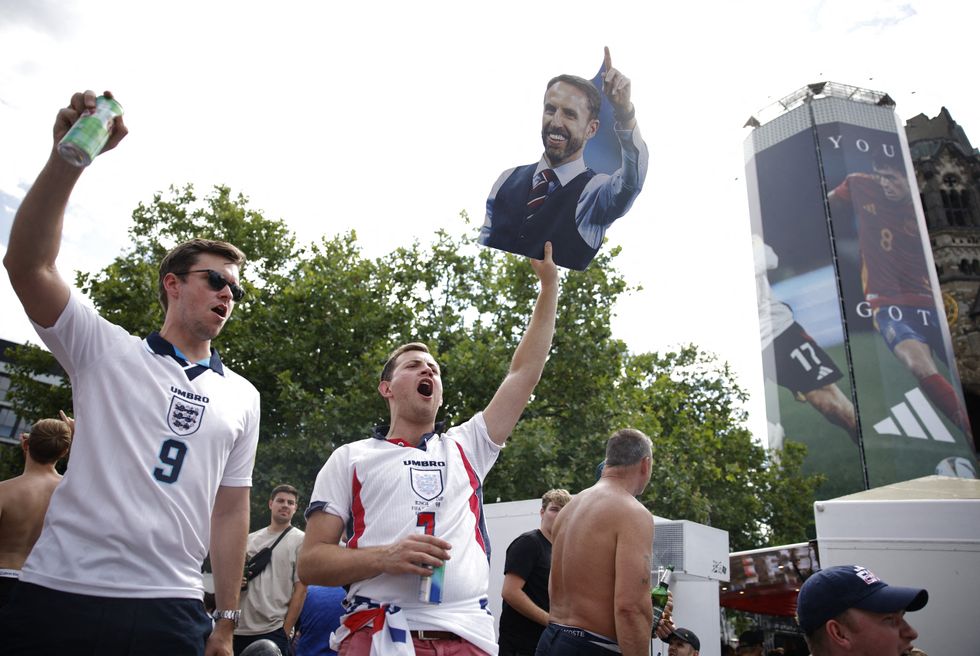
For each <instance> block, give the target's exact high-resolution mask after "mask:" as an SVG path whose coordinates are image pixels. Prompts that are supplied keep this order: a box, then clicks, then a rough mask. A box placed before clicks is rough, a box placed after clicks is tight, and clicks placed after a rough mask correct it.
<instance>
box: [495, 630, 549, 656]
mask: <svg viewBox="0 0 980 656" xmlns="http://www.w3.org/2000/svg"><path fill="white" fill-rule="evenodd" d="M522 637H523V636H522ZM539 637H540V636H539ZM497 647H498V648H499V650H498V652H497V653H498V654H499V656H534V651H535V650H536V649H537V648H538V643H537V641H534V644H533V645H529V644H527V641H526V640H516V639H514V638H512V637H511V636H507V635H504V634H501V635H500V638H499V639H498V640H497Z"/></svg>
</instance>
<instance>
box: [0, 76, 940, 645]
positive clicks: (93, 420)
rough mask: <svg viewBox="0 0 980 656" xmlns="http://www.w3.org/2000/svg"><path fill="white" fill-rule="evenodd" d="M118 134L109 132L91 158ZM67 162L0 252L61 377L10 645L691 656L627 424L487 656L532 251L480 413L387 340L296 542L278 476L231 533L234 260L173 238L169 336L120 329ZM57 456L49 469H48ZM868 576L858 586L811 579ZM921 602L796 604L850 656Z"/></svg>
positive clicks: (553, 133) (14, 540)
mask: <svg viewBox="0 0 980 656" xmlns="http://www.w3.org/2000/svg"><path fill="white" fill-rule="evenodd" d="M606 76H607V78H606V83H607V85H609V86H610V89H609V93H610V94H611V95H612V96H613V97H614V98H615V100H616V102H615V107H616V111H617V112H618V113H620V114H622V117H621V118H622V119H623V121H624V122H625V123H628V124H629V128H630V129H632V127H634V126H635V118H634V110H633V107H632V104H631V103H630V101H629V81H628V80H627V79H625V78H623V76H622V75H621V74H620V73H619V72H618V71H616V70H615V69H613V68H611V66H610V67H609V68H608V70H607V72H606ZM558 85H561V87H560V88H558ZM574 90H575V86H574V85H572V84H569V83H568V81H567V80H566V79H565V78H563V79H562V80H560V81H558V82H554V83H553V84H551V85H550V86H549V95H548V96H547V98H550V100H549V102H551V103H558V100H556V99H555V98H556V97H557V96H559V95H560V96H562V98H565V100H567V101H568V102H571V103H574V102H578V100H576V99H575V98H572V96H574V93H575V91H574ZM552 92H554V93H552ZM558 92H561V93H558ZM106 96H109V97H111V94H109V93H108V92H106ZM569 98H571V100H569ZM95 102H96V96H95V94H94V93H92V92H89V91H87V92H84V93H76V94H74V95H73V96H72V98H71V101H70V103H69V105H68V106H67V107H65V108H64V109H62V110H60V111H59V112H58V115H57V119H56V121H55V125H54V135H53V136H54V144H57V143H58V141H59V140H60V139H61V137H62V136H64V134H65V133H66V132H67V130H68V129H69V128H70V127H71V126H72V125H73V124H74V123H75V122H76V121H77V120H78V118H79V117H80V116H82V115H83V114H85V113H86V112H90V111H92V110H93V109H94V107H95ZM562 102H564V101H562ZM559 104H560V103H559ZM549 108H550V109H549ZM554 109H555V108H554V107H552V106H551V105H548V106H546V118H547V117H548V116H549V114H548V112H551V114H550V115H551V117H552V118H551V119H550V120H552V121H554V122H555V124H554V126H553V127H552V129H550V130H547V129H546V130H545V139H546V149H547V148H550V149H551V150H554V151H555V152H556V153H557V152H559V151H560V154H561V157H562V161H569V158H571V159H575V158H576V157H581V150H582V148H583V144H581V143H579V144H578V146H577V148H578V149H577V150H572V151H570V152H566V151H569V143H568V142H566V141H565V138H564V136H563V135H564V134H565V131H567V130H566V128H563V127H561V125H560V124H561V122H562V121H563V120H566V119H569V116H568V115H563V114H562V113H561V112H558V113H555V112H554V111H553V110H554ZM562 116H564V117H565V118H564V119H563V118H562ZM573 118H574V117H573ZM126 134H127V128H126V126H125V124H124V122H123V119H122V117H118V118H116V119H115V123H114V125H113V126H112V132H111V136H110V138H109V141H108V143H107V146H106V150H111V149H113V148H114V147H115V146H117V145H118V144H119V143H120V142H121V141H122V139H123V138H124V137H125V136H126ZM551 142H554V143H551ZM549 152H550V150H546V157H547V156H548V153H549ZM82 172H83V169H81V168H76V167H75V166H73V165H71V164H69V163H68V162H66V161H65V160H63V159H62V158H61V157H60V156H59V155H58V153H57V152H56V150H55V149H54V148H52V151H51V155H50V157H49V158H48V160H47V163H46V164H45V166H44V168H43V170H42V171H41V173H40V174H39V176H38V178H37V180H36V181H35V183H34V185H33V186H32V187H31V189H30V190H29V192H28V193H27V195H26V196H25V198H24V200H23V202H22V203H21V205H20V208H19V210H18V212H17V215H16V217H15V220H14V223H13V226H12V229H11V234H10V240H9V243H8V247H7V254H6V257H5V258H4V264H5V266H6V269H7V272H8V275H9V277H10V281H11V284H12V286H13V288H14V290H15V292H16V293H17V295H18V297H19V298H20V300H21V302H22V304H23V306H24V310H25V312H26V313H27V316H28V317H29V318H30V320H31V321H32V322H33V324H34V326H35V328H36V330H37V332H38V334H39V336H40V337H41V339H42V340H43V341H44V343H45V344H46V345H47V347H48V348H49V349H50V350H51V352H52V353H53V354H54V356H55V357H56V358H57V359H58V361H59V363H60V364H61V366H62V367H63V368H64V370H65V372H66V373H67V375H68V376H69V378H70V379H71V383H72V391H73V406H74V407H73V414H74V417H75V420H72V419H69V418H68V417H67V416H66V415H63V416H62V418H61V419H59V420H42V421H39V422H37V423H36V424H35V425H34V427H33V428H32V430H31V433H30V435H28V436H25V437H24V438H23V444H24V449H25V454H26V456H25V457H26V464H25V472H24V474H23V476H20V477H17V478H15V479H12V480H10V481H5V482H3V483H0V594H2V595H3V597H2V599H3V600H4V601H5V603H4V605H3V608H2V610H0V635H3V636H4V637H3V645H4V653H5V654H10V655H12V656H15V655H24V654H31V655H34V656H36V655H39V654H40V655H45V654H51V655H54V654H57V655H58V656H65V655H70V654H99V655H100V656H113V655H116V654H139V655H140V656H148V655H149V656H152V655H153V654H160V655H167V656H171V655H173V654H201V655H206V656H218V655H221V656H229V655H230V654H232V653H234V654H236V655H238V654H244V655H245V656H255V655H257V654H266V655H269V654H287V653H290V652H291V651H292V650H295V651H296V652H297V653H299V654H304V655H305V654H323V653H334V652H333V651H330V650H335V651H336V652H338V653H340V654H351V655H358V654H395V655H401V654H443V655H481V654H494V653H498V649H499V652H500V653H502V654H531V653H535V654H538V655H539V656H545V655H548V654H554V655H564V654H608V653H610V652H612V653H622V654H627V655H628V656H635V655H638V654H644V655H645V654H647V653H648V650H649V648H650V643H651V637H652V636H657V637H659V638H660V639H662V640H664V641H666V642H668V643H669V645H670V646H669V654H670V656H690V655H692V654H693V655H694V656H697V654H698V653H699V650H700V647H701V646H700V641H699V639H698V637H697V635H696V634H695V632H694V631H692V630H691V629H688V628H682V627H675V626H674V624H673V620H672V618H671V605H670V604H668V608H667V609H666V611H665V613H664V614H663V618H662V619H661V620H660V621H659V622H658V624H657V625H656V626H654V622H653V609H652V606H651V602H650V589H651V587H652V586H651V580H650V579H651V572H650V567H651V556H652V545H653V540H654V524H653V519H652V516H651V515H650V513H649V511H647V510H646V508H644V506H643V505H642V504H641V503H640V502H639V501H637V499H636V497H637V496H638V495H639V494H641V493H642V492H643V490H644V489H645V487H646V486H647V484H648V483H649V481H650V474H651V469H652V446H651V441H650V439H649V437H647V436H646V435H644V434H643V433H641V432H640V431H637V430H634V429H623V430H620V431H617V432H616V433H615V434H614V435H612V436H611V437H610V438H609V440H608V442H607V445H606V454H605V464H604V467H603V468H602V471H601V474H600V476H599V477H598V480H597V481H596V483H595V485H593V486H592V487H590V488H588V489H586V490H583V491H581V492H579V493H577V494H576V495H574V496H572V495H570V494H569V493H568V492H567V491H565V490H551V491H549V492H548V493H546V494H545V495H544V497H543V499H542V507H541V524H540V528H539V529H537V530H535V531H532V532H530V533H526V534H524V535H522V536H520V537H519V538H518V539H517V540H515V541H514V543H513V544H512V545H511V547H510V549H508V553H507V561H506V565H505V580H504V585H503V590H502V595H503V599H504V611H503V614H502V617H501V625H500V638H499V641H500V642H499V646H498V638H497V635H496V631H495V629H494V620H493V617H492V616H491V613H490V611H489V609H488V603H489V597H488V595H489V592H490V591H489V564H488V560H489V544H490V542H489V536H488V533H487V526H486V518H485V516H484V512H483V503H482V499H483V487H482V486H483V481H484V480H485V477H486V476H487V474H488V472H489V471H490V469H491V468H492V467H493V465H494V463H495V461H496V460H497V458H498V456H499V454H500V452H501V449H502V448H503V447H504V445H505V443H506V441H507V438H508V437H509V436H510V434H511V433H512V431H513V430H514V427H515V425H516V424H517V422H518V420H519V419H520V417H521V414H522V413H523V411H524V408H525V406H526V405H527V403H528V401H529V399H530V397H531V395H532V393H533V391H534V389H535V386H536V385H537V383H538V381H539V379H540V378H541V376H542V372H543V371H544V367H545V363H546V361H547V358H548V353H549V351H550V349H551V345H552V338H553V335H554V332H555V315H556V308H557V299H558V291H559V276H558V270H557V266H556V264H555V261H554V258H553V256H552V246H551V242H550V241H546V242H545V243H544V244H543V249H542V251H541V253H540V256H539V257H536V258H535V257H532V258H530V259H529V263H530V266H531V268H532V269H533V271H534V273H535V274H536V276H537V278H538V281H539V291H538V295H537V299H536V301H535V304H534V308H533V311H532V313H531V316H530V319H529V322H528V325H527V328H526V330H525V333H524V335H523V338H522V339H521V341H520V343H519V345H518V346H517V348H516V350H515V352H514V354H513V357H512V360H511V363H510V367H509V370H508V372H507V374H506V376H505V377H504V379H503V381H502V382H501V384H500V386H499V388H498V389H497V391H496V393H495V394H494V395H493V397H492V398H490V399H488V400H487V403H486V406H485V407H484V409H483V410H481V411H479V412H477V413H476V414H474V415H473V416H472V417H470V418H468V419H467V420H466V421H464V422H463V423H461V424H458V425H456V426H452V427H446V426H443V425H442V424H441V423H439V422H437V421H436V417H437V413H438V411H439V408H440V406H441V405H442V400H443V382H442V377H441V368H440V364H439V362H438V361H437V359H436V357H435V356H434V355H433V354H432V353H431V352H430V351H429V349H428V347H427V346H426V345H425V344H423V343H420V342H412V343H408V344H404V345H402V346H400V347H398V348H396V349H395V350H394V351H393V352H392V353H391V355H390V357H389V358H388V360H387V362H386V363H385V364H384V367H383V368H382V369H381V372H380V377H379V378H380V380H379V382H378V393H379V394H380V395H381V397H382V398H383V399H384V400H385V402H386V403H387V406H388V410H389V415H390V421H389V422H388V423H387V424H385V425H380V426H377V427H376V428H375V429H374V431H373V434H372V435H370V436H369V437H366V438H365V439H361V440H359V441H352V442H350V443H347V444H344V445H342V446H340V447H338V448H337V449H335V450H334V451H333V453H331V455H330V457H329V459H328V460H327V462H326V463H325V464H324V465H323V468H322V470H321V471H320V473H319V475H318V476H317V478H316V480H315V482H314V483H313V486H312V491H311V493H310V498H309V503H308V504H307V506H306V511H305V518H306V531H305V532H304V531H301V530H299V529H298V528H296V527H294V526H293V525H292V520H293V517H294V514H295V513H296V511H297V510H298V509H299V508H300V492H299V490H298V489H297V488H296V487H293V486H291V485H280V486H278V487H276V488H275V489H273V490H272V491H271V493H270V496H269V513H270V517H269V524H268V526H266V527H264V528H262V529H260V530H258V531H256V532H254V533H251V534H249V533H248V526H249V494H250V488H251V483H252V478H251V477H252V469H253V465H254V460H255V453H256V445H257V441H258V428H259V401H260V400H259V394H258V392H257V391H256V389H255V387H254V386H252V384H251V383H249V382H248V381H247V380H245V379H244V378H242V377H241V376H239V375H237V374H236V373H235V372H233V371H232V370H231V369H229V368H228V367H227V366H225V365H224V364H223V363H222V360H221V357H220V356H219V354H218V351H217V350H216V349H215V348H214V345H213V341H214V340H215V339H216V338H217V337H218V336H219V334H220V333H221V331H222V328H223V327H224V326H225V324H226V323H227V321H228V320H229V319H230V317H231V315H232V313H233V311H234V309H235V307H236V305H237V304H238V303H239V302H240V301H241V300H242V298H243V296H244V291H243V289H242V286H241V275H242V270H243V268H244V266H245V262H246V258H245V254H244V253H242V252H241V251H240V250H239V249H238V248H237V247H236V246H234V245H233V244H230V243H227V242H224V241H218V240H213V239H193V240H190V241H188V242H185V243H181V244H178V245H177V246H175V247H174V248H173V249H172V250H171V251H170V252H169V253H168V254H167V255H166V256H165V257H164V258H163V260H162V262H161V263H160V267H159V278H158V291H159V300H160V303H161V305H162V307H163V309H164V319H163V325H162V326H161V327H160V329H159V331H156V332H153V333H150V334H149V335H147V336H145V337H142V338H141V337H136V336H132V335H129V334H128V333H126V332H125V331H124V330H123V329H121V328H120V327H118V326H115V325H113V324H112V323H110V322H109V321H107V320H106V319H104V318H103V317H101V316H100V315H99V314H98V313H96V312H95V311H94V310H93V309H91V308H90V307H89V306H87V305H86V304H85V303H83V302H82V301H81V300H80V298H79V296H78V295H77V294H76V293H74V292H73V291H72V290H71V288H70V287H69V285H68V284H67V283H66V282H65V280H64V279H63V277H62V276H61V275H60V274H59V272H58V269H57V256H58V251H59V247H60V243H61V236H62V225H63V220H64V214H65V209H66V207H67V204H68V201H69V198H70V195H71V193H72V190H73V188H74V186H75V185H76V183H77V182H78V180H79V178H80V176H81V175H82ZM76 422H77V423H76ZM69 446H70V447H71V464H70V467H69V468H68V471H67V473H66V474H65V476H64V477H63V478H61V477H60V476H59V475H58V473H57V472H56V471H55V469H54V463H55V462H57V460H58V459H59V458H61V457H63V456H64V455H65V453H66V452H67V451H68V448H69ZM49 500H50V502H49ZM42 526H43V528H42ZM206 557H209V559H210V563H211V570H212V575H211V581H212V589H211V590H209V592H210V593H211V594H212V595H213V596H212V597H211V598H212V599H213V608H211V609H210V613H209V612H207V611H206V610H205V605H204V604H203V603H202V597H203V594H204V584H203V580H202V574H201V566H202V563H203V562H204V560H205V558H206ZM584 571H588V572H589V576H581V573H582V572H584ZM243 573H244V574H243ZM871 579H874V580H873V581H872V580H871ZM861 583H863V584H865V585H867V586H869V587H868V589H867V590H862V592H866V594H863V595H862V594H857V593H856V592H855V593H854V594H853V595H850V594H847V595H845V594H843V593H842V594H841V595H836V594H834V595H832V594H830V593H828V592H826V589H825V588H823V587H821V586H822V585H826V586H829V589H831V590H838V589H840V590H845V591H850V590H851V589H852V588H856V586H858V585H859V584H861ZM872 588H873V589H872ZM840 599H847V600H848V601H849V602H850V601H853V603H852V604H851V605H849V606H846V607H842V606H841V603H840V602H839V600H840ZM925 600H926V594H925V592H924V591H918V592H917V593H916V595H915V596H914V597H913V598H908V593H907V592H906V591H904V589H897V588H892V587H889V586H886V585H885V584H884V583H882V582H880V581H878V580H877V579H875V578H874V577H873V575H871V574H870V573H869V572H867V571H866V570H862V571H859V572H850V571H847V572H843V573H839V572H837V570H836V569H835V570H828V571H827V572H825V573H821V574H820V575H817V576H815V577H813V579H811V581H808V582H807V584H806V585H805V586H804V588H803V590H802V591H801V593H800V607H801V615H800V618H801V626H802V627H803V628H804V630H805V631H806V632H807V635H808V639H809V640H810V641H811V645H813V646H814V651H815V653H821V654H836V653H845V651H843V649H842V647H841V646H842V645H845V644H849V643H848V642H847V641H848V640H853V639H854V638H853V636H855V635H860V634H862V630H863V627H871V628H872V629H873V630H874V631H875V632H876V635H881V634H884V633H885V632H887V631H888V630H889V627H888V626H885V625H884V624H882V623H877V624H876V623H875V622H876V621H877V617H878V615H881V614H883V613H885V614H890V615H889V616H890V617H893V618H894V619H895V620H896V626H897V631H898V634H900V635H901V636H903V639H904V638H908V639H909V640H911V639H914V631H911V629H910V628H908V626H907V624H905V623H904V621H903V620H902V618H901V614H902V613H903V612H904V611H905V610H916V609H918V608H921V607H922V606H923V605H924V604H925ZM852 609H854V610H852ZM52 617H54V618H57V619H56V620H55V621H52ZM872 625H874V626H872ZM898 634H896V635H898ZM909 636H911V637H909ZM879 639H880V638H879Z"/></svg>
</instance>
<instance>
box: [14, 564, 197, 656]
mask: <svg viewBox="0 0 980 656" xmlns="http://www.w3.org/2000/svg"><path fill="white" fill-rule="evenodd" d="M0 635H2V636H3V654H4V655H5V656H175V655H177V654H179V655H180V656H203V654H204V645H205V643H206V642H207V639H208V636H209V635H211V618H210V617H209V616H208V614H207V613H206V612H205V610H204V604H203V603H201V602H200V601H199V600H196V599H131V598H126V599H119V598H115V597H94V596H90V595H80V594H74V593H71V592H61V591H58V590H51V589H50V588H45V587H42V586H39V585H34V584H32V583H24V582H23V581H21V582H20V583H18V584H17V587H16V588H15V589H14V593H13V595H12V596H11V599H10V603H8V604H7V605H6V606H5V607H4V608H3V609H2V610H0Z"/></svg>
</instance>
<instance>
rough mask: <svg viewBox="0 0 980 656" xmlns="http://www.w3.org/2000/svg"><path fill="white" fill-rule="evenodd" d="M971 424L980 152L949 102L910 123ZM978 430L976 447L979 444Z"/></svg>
mask: <svg viewBox="0 0 980 656" xmlns="http://www.w3.org/2000/svg"><path fill="white" fill-rule="evenodd" d="M905 133H906V136H907V138H908V143H909V152H910V154H911V158H912V164H913V166H914V168H915V176H916V182H917V183H918V187H919V199H920V201H921V204H922V209H923V213H924V215H925V221H926V225H927V226H928V230H929V242H930V245H931V247H932V254H933V259H934V260H935V265H936V274H937V276H938V278H939V285H940V288H941V290H942V296H943V302H944V305H945V309H946V318H947V320H948V322H949V330H950V334H951V337H952V342H953V350H954V352H955V355H956V365H957V369H958V371H959V375H960V382H961V383H962V385H963V393H964V397H965V399H966V405H967V410H968V411H969V414H970V420H971V424H972V425H973V426H974V427H978V428H980V323H978V320H980V207H978V204H977V203H978V200H980V153H978V151H977V149H976V148H974V147H973V146H972V145H971V144H970V140H969V139H968V138H967V136H966V132H965V131H964V130H963V128H962V127H960V126H959V125H957V123H956V121H954V120H953V118H952V116H951V115H950V113H949V111H948V110H947V109H946V108H945V107H943V108H942V109H941V110H940V112H939V114H938V115H937V116H935V117H933V118H929V117H927V116H926V115H925V114H919V115H918V116H915V117H913V118H911V119H909V120H908V122H906V124H905ZM976 440H977V436H976V431H974V449H976V448H977V442H976Z"/></svg>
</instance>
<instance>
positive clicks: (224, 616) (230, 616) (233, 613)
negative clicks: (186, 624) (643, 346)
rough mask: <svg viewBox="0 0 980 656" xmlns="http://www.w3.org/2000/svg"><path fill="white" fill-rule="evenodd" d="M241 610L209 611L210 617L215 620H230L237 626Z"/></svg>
mask: <svg viewBox="0 0 980 656" xmlns="http://www.w3.org/2000/svg"><path fill="white" fill-rule="evenodd" d="M241 614H242V611H240V610H216V611H214V612H213V613H211V617H212V618H213V619H214V620H215V621H218V620H231V621H232V622H234V623H235V626H238V618H239V617H241Z"/></svg>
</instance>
